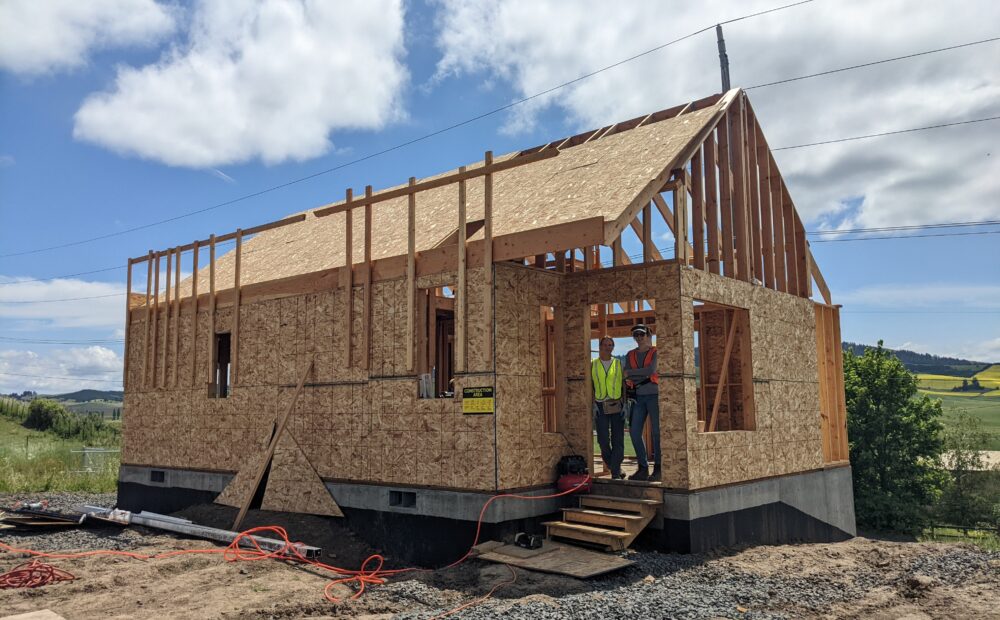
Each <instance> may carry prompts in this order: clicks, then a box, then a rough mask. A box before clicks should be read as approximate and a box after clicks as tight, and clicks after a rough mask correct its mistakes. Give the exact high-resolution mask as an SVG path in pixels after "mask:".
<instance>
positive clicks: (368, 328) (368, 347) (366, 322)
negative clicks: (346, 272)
mask: <svg viewBox="0 0 1000 620" xmlns="http://www.w3.org/2000/svg"><path fill="white" fill-rule="evenodd" d="M411 196H412V194H411ZM371 197H372V186H371V185H366V186H365V201H366V202H365V303H364V315H363V316H362V317H361V334H362V335H363V336H364V341H365V350H364V354H363V356H362V359H363V360H364V366H363V367H364V369H365V370H368V369H369V368H370V367H371V357H372V275H373V274H372V203H371ZM410 297H413V295H412V294H411V295H410ZM411 341H412V339H411Z"/></svg>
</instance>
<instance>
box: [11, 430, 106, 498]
mask: <svg viewBox="0 0 1000 620" xmlns="http://www.w3.org/2000/svg"><path fill="white" fill-rule="evenodd" d="M82 447H83V446H82V444H81V443H80V442H78V441H67V440H62V439H59V438H58V437H55V436H53V435H52V434H50V433H44V432H40V431H33V430H30V429H27V428H24V427H23V426H21V425H20V424H18V423H17V422H14V421H12V420H9V419H6V418H0V492H3V493H36V492H45V491H80V492H89V493H109V492H111V491H114V490H115V489H116V488H117V486H118V465H119V459H118V456H117V455H109V457H108V458H106V459H105V460H104V462H103V465H102V466H101V467H99V468H98V469H97V470H96V471H94V472H93V473H85V472H81V471H79V470H80V469H81V466H82V455H81V454H79V453H73V451H74V450H80V449H81V448H82Z"/></svg>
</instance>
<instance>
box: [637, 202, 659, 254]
mask: <svg viewBox="0 0 1000 620" xmlns="http://www.w3.org/2000/svg"><path fill="white" fill-rule="evenodd" d="M632 221H633V222H634V221H635V220H632ZM640 238H641V239H642V262H644V263H648V262H650V261H652V260H653V251H654V250H656V247H655V246H654V245H653V203H652V202H648V203H646V206H645V207H643V208H642V236H641V237H640Z"/></svg>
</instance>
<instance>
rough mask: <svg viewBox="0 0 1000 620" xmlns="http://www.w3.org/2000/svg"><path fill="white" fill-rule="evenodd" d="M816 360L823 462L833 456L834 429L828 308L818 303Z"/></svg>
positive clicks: (829, 460)
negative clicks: (827, 335) (830, 391)
mask: <svg viewBox="0 0 1000 620" xmlns="http://www.w3.org/2000/svg"><path fill="white" fill-rule="evenodd" d="M814 308H815V312H816V361H817V367H818V372H819V404H820V431H821V433H820V436H821V438H822V441H823V462H824V463H830V462H832V461H833V460H834V457H833V442H832V434H833V433H832V429H833V424H834V419H833V412H832V411H830V396H829V389H830V386H829V384H828V377H829V374H828V369H827V368H826V329H825V326H824V323H825V319H826V308H824V307H823V306H821V305H819V304H816V305H815V306H814Z"/></svg>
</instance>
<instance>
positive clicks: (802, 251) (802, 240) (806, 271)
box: [792, 207, 812, 298]
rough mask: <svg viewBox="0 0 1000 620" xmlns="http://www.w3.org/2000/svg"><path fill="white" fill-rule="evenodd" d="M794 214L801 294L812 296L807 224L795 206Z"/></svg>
mask: <svg viewBox="0 0 1000 620" xmlns="http://www.w3.org/2000/svg"><path fill="white" fill-rule="evenodd" d="M792 214H793V215H794V216H795V257H796V258H797V259H798V261H799V266H798V273H799V295H800V296H801V297H806V298H809V297H812V277H810V274H811V271H812V270H811V269H810V268H809V243H808V242H807V241H806V229H805V226H803V225H802V220H801V219H799V214H798V213H796V212H795V209H794V207H793V208H792Z"/></svg>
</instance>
